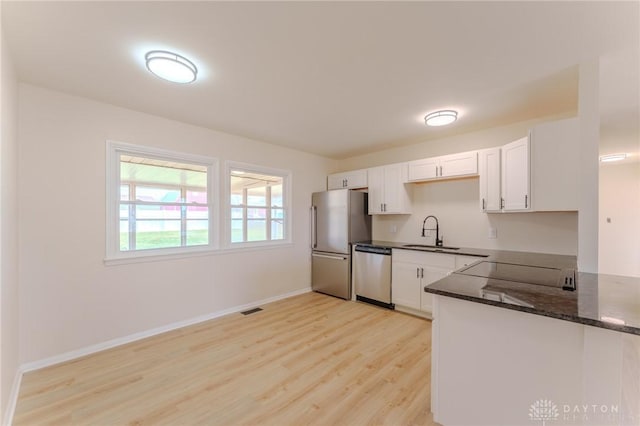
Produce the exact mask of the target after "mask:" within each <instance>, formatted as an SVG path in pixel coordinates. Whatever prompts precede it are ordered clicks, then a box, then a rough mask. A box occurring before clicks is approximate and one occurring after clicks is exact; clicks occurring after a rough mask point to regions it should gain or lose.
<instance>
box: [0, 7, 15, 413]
mask: <svg viewBox="0 0 640 426" xmlns="http://www.w3.org/2000/svg"><path fill="white" fill-rule="evenodd" d="M0 10H1V8H0ZM0 34H1V32H0ZM0 44H1V45H0V51H1V55H2V59H1V62H2V64H1V67H0V68H1V71H0V73H1V86H0V93H1V94H2V96H1V98H2V106H1V107H0V108H1V109H0V128H1V129H2V130H1V134H0V171H1V172H0V186H1V188H0V211H1V212H2V213H1V216H0V217H1V220H0V314H1V322H2V323H1V324H2V325H1V327H0V353H1V354H2V355H1V359H0V401H1V404H0V416H1V417H0V419H3V418H5V411H6V409H7V402H8V399H9V396H10V392H11V387H12V384H13V381H14V378H15V377H16V371H17V369H18V198H17V194H18V192H17V186H18V179H17V177H18V169H17V166H18V133H17V131H18V116H17V113H18V83H17V80H16V75H15V73H14V70H13V64H12V61H11V57H10V55H9V52H8V51H7V46H6V45H5V40H4V37H2V35H0Z"/></svg>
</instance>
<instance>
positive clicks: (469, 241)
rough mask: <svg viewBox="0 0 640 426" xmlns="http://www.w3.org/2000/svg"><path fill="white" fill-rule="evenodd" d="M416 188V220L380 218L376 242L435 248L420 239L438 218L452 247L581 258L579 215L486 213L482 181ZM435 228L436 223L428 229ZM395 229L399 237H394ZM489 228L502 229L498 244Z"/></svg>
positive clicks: (405, 217) (414, 199)
mask: <svg viewBox="0 0 640 426" xmlns="http://www.w3.org/2000/svg"><path fill="white" fill-rule="evenodd" d="M413 186H414V188H413V214H412V215H408V216H400V215H392V216H377V217H376V218H374V232H373V237H374V238H375V239H378V240H384V241H405V242H409V243H417V244H434V240H433V238H429V237H427V238H422V237H421V236H420V234H421V232H422V223H423V221H424V218H425V217H426V216H427V215H434V216H436V217H437V218H438V222H439V224H440V235H442V236H444V244H445V245H447V246H455V247H460V246H462V247H475V248H486V249H501V250H517V251H532V252H542V253H558V254H569V255H575V254H576V253H577V239H578V215H577V213H575V212H564V213H561V212H545V213H507V214H502V213H496V214H486V213H483V212H482V211H481V210H480V207H479V203H478V192H479V188H478V178H473V179H460V180H449V181H440V182H430V183H422V184H414V185H413ZM433 224H434V223H433V221H431V220H430V221H429V223H428V226H427V227H428V228H431V227H433ZM394 226H395V227H396V229H397V232H396V233H393V232H391V230H392V228H393V227H394ZM489 228H495V229H496V231H497V238H496V239H490V238H489V237H488V234H489Z"/></svg>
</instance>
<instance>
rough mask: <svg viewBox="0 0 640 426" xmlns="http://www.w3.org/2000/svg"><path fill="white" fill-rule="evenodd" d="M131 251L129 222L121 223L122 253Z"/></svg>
mask: <svg viewBox="0 0 640 426" xmlns="http://www.w3.org/2000/svg"><path fill="white" fill-rule="evenodd" d="M127 250H129V221H128V220H121V221H120V251H127Z"/></svg>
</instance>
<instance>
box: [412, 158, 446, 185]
mask: <svg viewBox="0 0 640 426" xmlns="http://www.w3.org/2000/svg"><path fill="white" fill-rule="evenodd" d="M439 158H440V157H433V158H423V159H422V160H414V161H409V179H408V181H409V182H419V181H422V180H427V179H435V178H437V177H439V176H440V160H439Z"/></svg>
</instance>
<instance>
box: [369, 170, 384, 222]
mask: <svg viewBox="0 0 640 426" xmlns="http://www.w3.org/2000/svg"><path fill="white" fill-rule="evenodd" d="M384 169H385V168H384V167H373V168H371V169H369V170H368V171H367V174H368V181H369V214H380V213H382V211H383V208H384V206H383V204H384V187H385V184H384V181H385V176H384Z"/></svg>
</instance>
